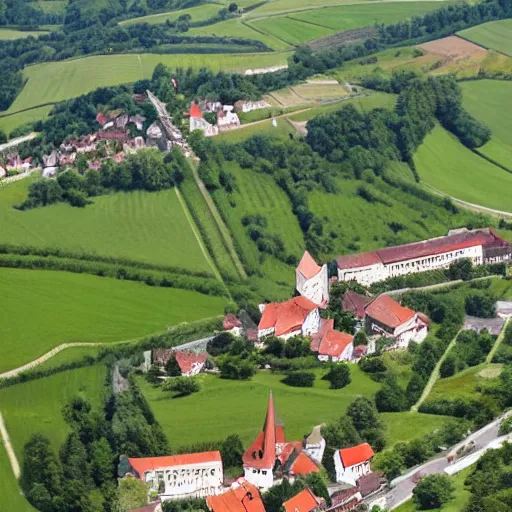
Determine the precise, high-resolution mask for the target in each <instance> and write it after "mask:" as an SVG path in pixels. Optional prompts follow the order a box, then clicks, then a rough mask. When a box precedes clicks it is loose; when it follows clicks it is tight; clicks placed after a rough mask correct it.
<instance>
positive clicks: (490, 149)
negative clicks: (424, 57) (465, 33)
mask: <svg viewBox="0 0 512 512" xmlns="http://www.w3.org/2000/svg"><path fill="white" fill-rule="evenodd" d="M511 28H512V26H511ZM461 87H462V92H463V94H464V108H466V110H467V111H468V112H469V113H470V114H472V115H473V116H475V117H476V118H477V119H479V120H480V121H483V122H484V123H485V124H486V125H487V126H488V127H489V128H490V129H491V130H492V139H491V140H490V141H489V142H488V143H487V144H485V145H484V146H483V147H481V148H479V149H478V152H479V153H482V154H483V155H485V156H487V157H489V158H491V159H492V160H494V161H495V162H498V163H500V164H501V165H503V166H505V167H507V168H508V169H510V170H511V171H512V103H511V101H510V98H511V95H512V83H511V82H504V81H498V80H478V81H471V82H462V83H461Z"/></svg>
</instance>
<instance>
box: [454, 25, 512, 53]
mask: <svg viewBox="0 0 512 512" xmlns="http://www.w3.org/2000/svg"><path fill="white" fill-rule="evenodd" d="M511 31H512V19H508V20H499V21H490V22H489V23H484V24H482V25H477V26H476V27H472V28H468V29H466V30H462V31H460V32H458V35H460V36H461V37H463V38H464V39H468V40H469V41H473V42H474V43H476V44H479V45H482V46H484V47H485V48H489V49H491V50H496V51H498V52H502V53H505V54H506V55H510V56H511V57H512V39H511V38H510V33H511Z"/></svg>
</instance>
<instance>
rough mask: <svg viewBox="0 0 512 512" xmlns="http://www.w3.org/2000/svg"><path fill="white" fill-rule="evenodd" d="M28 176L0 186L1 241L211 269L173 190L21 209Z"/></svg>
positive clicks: (102, 197) (192, 268)
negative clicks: (18, 207) (16, 206)
mask: <svg viewBox="0 0 512 512" xmlns="http://www.w3.org/2000/svg"><path fill="white" fill-rule="evenodd" d="M29 182H30V180H29V179H27V180H22V181H19V182H17V183H13V184H11V185H8V186H6V187H4V188H2V189H0V216H1V217H2V219H3V223H2V229H1V230H0V243H2V242H3V243H10V244H16V245H32V246H37V247H54V248H61V249H66V250H70V251H74V252H87V253H95V254H98V255H100V256H112V257H122V258H127V259H130V260H135V261H141V262H147V263H154V264H159V265H165V266H169V267H179V268H185V269H188V270H191V271H201V272H207V273H211V268H210V266H209V265H208V262H207V261H206V259H205V257H204V255H203V253H202V252H201V249H200V247H199V244H198V242H197V239H196V238H195V236H194V233H193V231H192V229H191V227H190V224H189V221H188V220H187V218H186V216H185V213H184V211H183V208H182V206H181V204H180V203H179V201H178V198H177V196H176V191H175V190H172V189H171V190H165V191H161V192H130V193H117V194H112V195H109V196H101V197H97V198H95V199H94V204H91V205H89V206H87V207H86V208H72V207H71V206H69V205H67V204H64V203H60V204H55V205H51V206H46V207H44V208H38V209H34V210H28V211H24V212H20V211H18V210H15V209H14V208H13V205H14V204H19V203H21V202H22V201H23V200H24V199H25V197H26V193H27V187H28V185H29Z"/></svg>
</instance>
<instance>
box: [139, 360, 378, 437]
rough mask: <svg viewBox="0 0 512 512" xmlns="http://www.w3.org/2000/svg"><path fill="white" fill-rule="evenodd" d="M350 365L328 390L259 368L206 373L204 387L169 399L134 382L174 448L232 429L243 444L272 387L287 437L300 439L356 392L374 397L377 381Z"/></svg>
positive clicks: (325, 384)
mask: <svg viewBox="0 0 512 512" xmlns="http://www.w3.org/2000/svg"><path fill="white" fill-rule="evenodd" d="M350 370H351V374H352V382H351V383H350V384H349V385H348V386H347V387H345V388H343V389H340V390H330V389H328V388H329V382H327V381H325V380H321V379H320V378H317V380H316V382H315V386H314V387H313V388H307V389H305V388H294V387H290V386H287V385H286V384H283V383H282V382H281V380H282V379H283V377H284V376H283V375H277V374H272V373H270V372H258V373H257V374H256V375H255V376H254V377H253V378H252V380H250V381H247V382H244V381H233V380H225V379H221V378H219V377H216V376H213V375H207V376H206V377H205V381H204V387H203V389H202V391H200V392H199V393H196V394H194V395H191V396H188V397H183V398H171V396H172V395H171V394H169V393H166V392H163V391H161V389H160V388H154V387H152V386H151V385H150V384H148V383H147V382H146V381H145V380H144V379H143V378H138V380H137V382H138V383H139V385H140V386H141V388H142V391H143V393H144V396H145V397H146V399H147V400H148V402H149V405H150V407H151V409H152V410H153V412H154V413H155V416H156V418H157V420H158V421H159V423H160V424H161V425H162V427H163V429H164V432H165V433H166V435H167V437H168V439H169V443H170V444H171V446H172V447H175V446H180V445H185V444H191V443H198V442H201V441H214V440H215V441H216V440H220V439H224V438H225V437H226V436H228V435H229V434H235V433H236V434H238V435H239V436H240V437H241V439H242V441H243V443H244V445H245V446H247V445H248V444H249V443H251V442H252V441H253V440H254V439H255V437H256V436H257V434H258V433H259V431H260V430H261V426H262V424H263V421H264V419H265V413H266V411H267V402H268V396H269V392H270V391H271V390H272V393H273V395H274V403H275V407H276V416H277V418H278V419H279V420H283V421H284V427H285V432H286V439H287V440H290V441H291V440H301V439H302V438H303V436H304V434H308V433H310V432H311V429H312V427H313V426H315V425H318V424H320V423H323V422H326V421H330V420H334V419H337V418H339V417H340V416H341V415H342V414H343V413H344V412H345V410H346V408H347V407H348V405H349V404H350V402H351V401H352V400H353V399H354V398H356V397H357V396H359V395H364V396H368V397H372V396H373V395H374V394H375V393H376V392H377V391H378V389H379V387H380V385H379V384H377V383H376V382H374V381H372V380H371V379H370V378H369V377H368V376H367V375H365V374H364V373H363V372H362V371H361V370H359V367H358V366H357V365H351V366H350ZM319 376H320V373H319ZM191 425H194V428H190V426H191Z"/></svg>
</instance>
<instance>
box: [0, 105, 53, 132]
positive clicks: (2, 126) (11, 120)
mask: <svg viewBox="0 0 512 512" xmlns="http://www.w3.org/2000/svg"><path fill="white" fill-rule="evenodd" d="M52 108H53V105H47V106H46V107H39V108H32V109H30V110H26V111H24V112H20V113H19V114H13V115H11V116H6V117H0V130H2V131H3V132H4V133H6V134H9V133H11V132H12V131H13V130H14V129H15V128H18V127H19V126H23V125H25V124H28V123H34V122H36V121H40V120H42V119H46V118H47V117H48V115H49V114H50V112H51V110H52Z"/></svg>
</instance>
